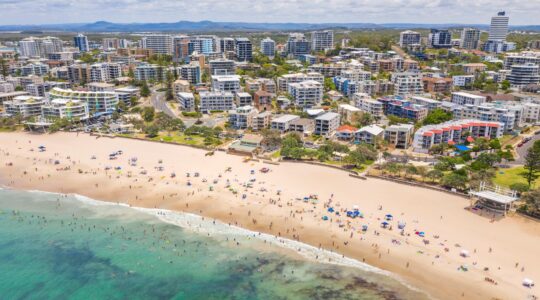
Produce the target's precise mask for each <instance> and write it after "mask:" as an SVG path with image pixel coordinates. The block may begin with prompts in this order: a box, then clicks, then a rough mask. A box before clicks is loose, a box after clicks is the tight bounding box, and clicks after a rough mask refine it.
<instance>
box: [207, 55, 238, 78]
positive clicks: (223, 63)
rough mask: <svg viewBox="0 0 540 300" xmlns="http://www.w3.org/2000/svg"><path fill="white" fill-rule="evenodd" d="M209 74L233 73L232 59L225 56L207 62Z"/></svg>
mask: <svg viewBox="0 0 540 300" xmlns="http://www.w3.org/2000/svg"><path fill="white" fill-rule="evenodd" d="M209 66H210V75H234V74H236V66H235V65H234V61H233V60H230V59H225V58H219V59H213V60H211V61H210V63H209Z"/></svg>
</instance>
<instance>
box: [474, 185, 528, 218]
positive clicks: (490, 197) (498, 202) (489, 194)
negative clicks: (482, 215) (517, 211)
mask: <svg viewBox="0 0 540 300" xmlns="http://www.w3.org/2000/svg"><path fill="white" fill-rule="evenodd" d="M470 194H471V196H473V197H474V198H476V199H477V200H478V202H479V203H480V204H482V205H483V206H484V207H486V208H488V209H491V210H494V211H497V212H502V213H504V214H506V212H508V211H509V210H510V209H511V208H512V204H513V203H514V202H515V201H517V200H518V198H517V197H516V196H515V195H505V194H501V193H497V192H495V191H490V190H483V191H478V192H476V191H475V192H471V193H470Z"/></svg>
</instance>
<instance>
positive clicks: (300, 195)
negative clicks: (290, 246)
mask: <svg viewBox="0 0 540 300" xmlns="http://www.w3.org/2000/svg"><path fill="white" fill-rule="evenodd" d="M40 145H44V146H45V147H46V151H43V152H41V151H39V150H38V146H40ZM119 150H121V151H122V154H121V155H117V158H116V159H113V160H111V159H110V158H109V154H111V153H112V152H116V151H119ZM206 153H207V152H206V151H203V150H198V149H193V148H190V147H184V146H176V145H168V144H160V143H154V142H145V141H137V140H130V139H123V138H114V139H112V138H104V137H102V138H96V137H93V136H89V135H86V134H76V133H56V134H52V135H49V134H44V135H34V134H27V133H0V184H2V185H4V186H8V187H13V188H17V189H35V190H43V191H50V192H59V193H76V194H81V195H84V196H88V197H91V198H93V199H98V200H103V201H111V202H119V201H120V202H124V203H127V204H129V205H132V206H137V207H146V208H162V209H170V210H177V211H185V212H190V213H194V214H198V215H201V216H205V217H209V218H215V219H218V220H220V221H222V222H225V223H229V224H234V225H237V226H240V227H244V228H247V229H250V230H254V231H258V232H264V233H268V234H272V235H276V236H281V237H286V238H289V239H293V240H298V241H300V242H303V243H307V244H310V245H313V246H315V247H321V248H324V249H327V250H331V251H335V252H337V253H340V254H342V255H344V256H347V257H351V258H354V259H357V260H359V261H363V262H365V263H367V264H370V265H373V266H376V267H378V268H381V269H383V270H387V271H390V272H392V273H394V274H396V275H397V276H399V277H400V278H402V279H403V280H404V281H405V282H407V283H408V284H410V285H412V286H414V287H416V288H419V289H421V290H423V291H425V292H426V293H428V294H429V295H430V296H431V297H433V298H437V299H527V298H528V297H529V298H533V295H536V296H538V295H540V292H539V291H538V288H537V287H534V288H532V289H529V288H525V287H523V286H522V281H523V279H524V278H530V279H532V280H534V281H535V282H536V283H538V282H540V260H538V258H537V255H538V254H537V253H538V249H540V222H536V221H534V220H529V219H526V218H523V217H521V216H517V215H511V216H508V217H506V218H502V219H493V218H492V217H491V215H483V216H480V215H477V214H474V213H472V212H470V211H468V210H467V209H466V208H467V207H468V206H469V205H470V201H469V200H468V199H465V198H462V197H459V196H454V195H451V194H447V193H442V192H437V191H432V190H428V189H423V188H418V187H411V186H407V185H402V184H397V183H393V182H388V181H384V180H379V179H371V178H370V179H368V180H360V179H357V178H353V177H349V176H348V174H347V173H346V172H343V171H341V170H336V169H332V168H326V167H321V166H313V165H307V164H301V163H292V162H282V163H281V164H280V165H271V164H265V163H262V162H247V163H246V162H243V157H240V156H234V155H228V154H226V153H223V152H216V153H215V154H214V155H212V156H206V155H205V154H206ZM134 157H136V158H137V160H136V164H131V163H130V160H131V158H134ZM262 168H268V169H270V171H269V172H267V173H263V172H261V171H260V170H261V169H262ZM172 173H174V174H175V177H172V176H171V175H172ZM188 173H189V177H188V176H187V174H188ZM195 173H199V174H198V176H196V174H195ZM233 191H234V192H233ZM309 195H316V196H317V199H318V200H314V199H310V200H308V201H307V202H306V201H303V199H304V197H307V196H309ZM355 206H357V207H358V209H359V211H361V213H362V214H363V218H355V219H352V218H348V217H346V216H345V211H344V210H352V209H353V208H354V207H355ZM328 208H332V209H333V210H335V211H336V212H339V213H340V215H337V214H336V213H335V212H334V213H331V212H329V211H328ZM387 214H391V215H392V216H393V219H392V220H391V221H388V223H390V225H389V227H388V228H386V229H385V228H381V225H380V224H381V222H383V221H384V219H385V216H386V215H387ZM324 216H326V217H327V218H328V220H323V217H324ZM398 222H404V223H406V227H405V229H404V232H403V233H401V232H400V230H399V229H398V228H397V227H398V226H397V223H398ZM362 225H367V226H368V229H367V231H365V232H363V231H362ZM416 232H424V233H425V235H424V237H421V236H419V235H417V234H415V233H416ZM463 250H466V251H467V252H468V253H469V256H468V257H462V256H461V255H460V253H462V251H463ZM461 266H466V267H467V269H468V271H463V270H461V268H460V267H461ZM486 277H488V278H491V279H492V280H493V281H494V282H495V283H494V282H488V281H486V280H485V278H486Z"/></svg>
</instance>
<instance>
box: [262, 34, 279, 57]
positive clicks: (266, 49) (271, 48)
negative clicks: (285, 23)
mask: <svg viewBox="0 0 540 300" xmlns="http://www.w3.org/2000/svg"><path fill="white" fill-rule="evenodd" d="M275 52H276V42H275V41H274V40H273V39H271V38H269V37H267V38H265V39H263V40H262V41H261V53H262V54H263V55H266V56H268V57H270V58H273V57H274V55H275Z"/></svg>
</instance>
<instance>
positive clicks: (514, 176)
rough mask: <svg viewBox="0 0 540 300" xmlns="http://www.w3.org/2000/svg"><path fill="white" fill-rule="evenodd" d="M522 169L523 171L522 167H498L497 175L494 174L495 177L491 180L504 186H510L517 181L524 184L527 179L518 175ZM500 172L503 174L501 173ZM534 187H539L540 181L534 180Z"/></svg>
mask: <svg viewBox="0 0 540 300" xmlns="http://www.w3.org/2000/svg"><path fill="white" fill-rule="evenodd" d="M523 171H525V169H523V167H516V168H511V169H499V171H498V172H497V176H495V179H493V182H494V183H495V184H497V185H500V186H504V187H510V185H512V184H514V183H518V182H520V183H525V184H526V183H527V181H526V180H525V178H523V177H522V176H520V175H519V174H520V173H521V172H523ZM501 172H502V173H503V174H501ZM535 187H540V181H536V184H535Z"/></svg>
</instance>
